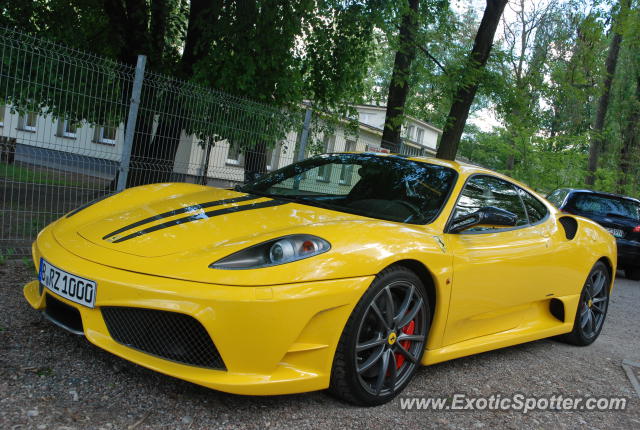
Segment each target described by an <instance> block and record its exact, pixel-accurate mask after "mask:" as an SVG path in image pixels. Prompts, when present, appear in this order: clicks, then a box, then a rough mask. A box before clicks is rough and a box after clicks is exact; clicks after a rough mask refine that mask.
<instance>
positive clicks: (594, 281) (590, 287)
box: [560, 261, 611, 346]
mask: <svg viewBox="0 0 640 430" xmlns="http://www.w3.org/2000/svg"><path fill="white" fill-rule="evenodd" d="M610 285H611V275H610V273H609V269H608V268H607V266H606V265H605V264H604V263H603V262H602V261H598V262H597V263H596V264H595V266H593V269H591V272H589V276H587V280H586V282H585V283H584V286H583V287H582V292H581V293H580V302H579V303H578V309H577V310H576V318H575V322H574V324H573V330H572V331H571V332H570V333H567V334H566V335H563V336H561V337H560V339H561V340H563V341H564V342H567V343H570V344H573V345H578V346H587V345H591V344H592V343H593V342H594V341H595V340H596V339H597V338H598V336H599V335H600V332H601V331H602V326H603V325H604V320H605V318H606V316H607V310H608V308H609V286H610Z"/></svg>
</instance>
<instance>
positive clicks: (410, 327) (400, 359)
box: [395, 320, 416, 369]
mask: <svg viewBox="0 0 640 430" xmlns="http://www.w3.org/2000/svg"><path fill="white" fill-rule="evenodd" d="M415 329H416V323H415V322H414V321H413V320H411V322H410V323H409V324H407V325H406V326H404V327H402V333H404V334H413V333H414V331H415ZM400 345H402V347H403V348H404V349H406V350H408V349H409V346H410V345H411V341H410V340H403V341H402V342H400ZM395 356H396V368H398V369H400V367H402V365H403V364H404V360H405V358H404V355H402V354H400V353H398V352H396V354H395Z"/></svg>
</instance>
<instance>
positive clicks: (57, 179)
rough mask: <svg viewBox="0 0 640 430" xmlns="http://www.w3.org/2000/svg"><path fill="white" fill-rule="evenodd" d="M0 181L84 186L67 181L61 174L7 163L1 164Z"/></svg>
mask: <svg viewBox="0 0 640 430" xmlns="http://www.w3.org/2000/svg"><path fill="white" fill-rule="evenodd" d="M0 179H5V180H9V181H13V182H28V183H31V184H44V185H66V186H79V185H82V184H80V183H79V182H77V181H70V180H68V179H65V178H64V177H63V176H62V175H60V174H55V173H50V172H44V171H41V170H34V169H29V168H27V167H22V166H17V165H15V164H7V163H0Z"/></svg>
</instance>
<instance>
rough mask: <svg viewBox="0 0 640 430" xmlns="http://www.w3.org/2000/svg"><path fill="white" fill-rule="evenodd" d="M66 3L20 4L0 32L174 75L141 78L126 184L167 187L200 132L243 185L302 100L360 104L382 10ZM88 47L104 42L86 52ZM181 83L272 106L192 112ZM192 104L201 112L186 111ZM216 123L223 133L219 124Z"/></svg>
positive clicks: (171, 0) (336, 106) (220, 105)
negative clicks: (221, 151) (238, 171)
mask: <svg viewBox="0 0 640 430" xmlns="http://www.w3.org/2000/svg"><path fill="white" fill-rule="evenodd" d="M70 1H71V2H72V3H73V6H75V7H76V9H74V10H77V11H79V12H78V14H77V15H74V14H69V13H68V10H69V5H68V3H69V2H63V1H62V0H34V2H33V3H32V4H30V5H29V6H27V5H25V4H24V2H11V3H12V4H11V5H10V7H7V8H4V7H3V9H2V10H0V24H2V25H5V26H11V27H19V28H21V29H26V30H27V31H29V32H30V33H31V34H34V35H38V36H45V37H51V36H55V39H56V40H57V41H61V42H64V43H68V44H70V45H71V46H74V47H79V48H81V49H91V50H94V52H96V53H98V54H100V55H108V56H110V57H111V58H114V59H116V60H118V61H121V62H124V63H127V64H130V65H132V64H135V61H136V57H137V55H138V54H144V55H147V57H148V59H149V61H148V63H149V67H148V68H149V69H150V70H151V71H153V72H162V73H165V74H168V75H171V76H172V77H163V76H159V75H155V74H147V79H146V81H145V85H144V86H143V94H142V100H143V101H142V105H141V107H140V110H139V114H138V123H137V128H136V133H135V139H134V142H133V149H132V157H131V170H130V175H129V178H128V185H137V184H140V183H147V182H160V181H166V180H168V179H169V178H170V175H171V173H172V170H173V162H174V159H175V154H176V150H177V147H178V144H179V142H180V136H181V133H182V132H183V131H187V132H190V133H194V134H197V136H198V138H200V139H201V140H202V141H203V142H207V143H206V144H208V143H211V142H215V141H220V140H227V141H229V142H231V143H232V144H236V145H240V146H241V147H242V150H243V151H244V152H245V158H246V172H247V174H248V179H250V178H251V177H253V176H255V174H256V173H257V172H260V171H264V170H265V165H266V162H265V156H264V153H265V149H266V148H267V146H270V145H273V144H275V142H277V141H278V140H279V139H280V138H282V137H283V136H284V135H285V134H286V132H287V131H288V130H287V128H286V127H287V126H288V127H292V125H293V124H294V121H293V120H292V119H291V118H292V115H294V114H295V111H296V110H297V109H298V106H299V105H300V104H301V103H302V101H303V100H305V99H313V100H314V103H315V104H316V105H317V106H318V107H319V108H321V109H324V110H326V111H328V112H339V113H344V112H345V111H347V110H348V108H347V105H348V104H350V103H352V102H353V101H354V99H355V100H357V97H356V95H357V94H358V93H359V94H360V95H361V94H362V91H361V90H362V80H363V79H364V77H365V75H366V70H367V67H368V63H369V60H368V59H369V57H370V51H371V49H370V45H371V43H372V34H373V22H374V20H373V19H372V17H373V16H374V15H375V14H377V8H378V3H379V2H380V1H379V0H370V1H368V2H360V1H355V0H353V1H347V2H344V1H339V0H330V1H320V0H295V1H289V0H277V1H275V2H274V1H268V2H267V1H264V0H231V1H222V0H192V1H190V2H188V1H186V0H149V1H146V0H144V1H143V0H70ZM13 3H20V4H19V5H17V4H16V5H14V4H13ZM62 22H64V25H60V24H61V23H62ZM104 34H108V35H110V36H111V37H104V36H101V35H104ZM95 37H100V42H101V43H99V44H95V43H91V42H90V41H91V40H92V39H94V38H95ZM173 77H179V78H180V79H182V80H177V79H173ZM87 78H89V79H90V78H91V77H90V76H88V77H87ZM184 80H189V81H193V82H197V83H199V84H202V85H206V86H208V87H212V88H216V89H219V90H222V91H225V92H227V93H230V94H232V95H234V96H238V97H241V98H250V99H253V100H257V101H258V102H262V103H265V104H268V105H269V106H270V107H271V108H266V107H264V106H259V105H257V104H255V103H251V102H248V101H243V100H242V99H239V98H234V97H230V98H229V97H226V96H225V95H224V94H221V93H216V92H211V93H207V92H206V91H204V92H203V91H200V93H205V94H207V95H208V96H209V99H208V101H207V100H205V99H203V98H200V99H199V102H198V103H193V101H192V100H191V99H190V97H191V98H193V97H194V96H195V95H203V94H194V93H197V90H195V89H194V88H193V87H192V86H191V84H190V83H188V82H185V81H184ZM124 89H125V91H123V92H120V93H119V94H118V97H120V99H119V100H118V102H120V104H122V105H125V104H126V103H127V102H128V100H129V99H130V94H129V93H127V91H126V88H124ZM14 99H16V98H15V97H14ZM16 100H17V99H16ZM47 103H49V104H51V103H53V101H52V100H47ZM194 105H197V106H199V107H200V108H201V110H200V111H198V112H195V111H194V109H193V106H194ZM205 105H206V106H205ZM285 110H290V111H292V112H285ZM82 114H83V115H84V116H83V117H82V118H83V119H85V120H87V121H90V122H95V123H98V121H103V120H104V119H103V118H101V115H102V114H100V113H99V112H97V111H96V112H89V113H87V112H83V113H82ZM65 115H71V116H73V117H77V116H78V115H77V114H76V113H74V112H66V113H65ZM194 115H195V117H196V118H199V120H200V122H198V121H196V120H194V119H193V118H194ZM216 115H222V116H223V117H224V118H226V123H225V124H221V123H220V121H216V120H215V116H216ZM102 116H104V115H102ZM125 116H126V114H125V113H124V112H123V111H122V110H121V109H120V110H117V112H114V113H113V115H112V117H111V118H109V121H110V123H112V124H113V123H115V124H119V123H121V122H123V121H124V119H125ZM275 124H277V125H278V126H275ZM214 125H215V126H214ZM238 127H243V128H241V130H244V131H245V132H244V135H242V136H240V135H239V134H238V133H237V132H236V131H234V130H236V129H237V128H238ZM252 128H253V129H252ZM262 130H266V131H264V132H262Z"/></svg>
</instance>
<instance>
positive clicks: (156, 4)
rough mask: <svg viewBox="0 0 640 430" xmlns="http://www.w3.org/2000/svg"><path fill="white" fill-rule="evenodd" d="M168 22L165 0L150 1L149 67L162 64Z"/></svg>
mask: <svg viewBox="0 0 640 430" xmlns="http://www.w3.org/2000/svg"><path fill="white" fill-rule="evenodd" d="M168 20H169V5H168V4H167V0H151V22H150V39H151V40H150V43H151V52H150V55H151V58H150V63H151V65H160V64H163V59H164V48H165V38H166V36H167V24H168Z"/></svg>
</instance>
